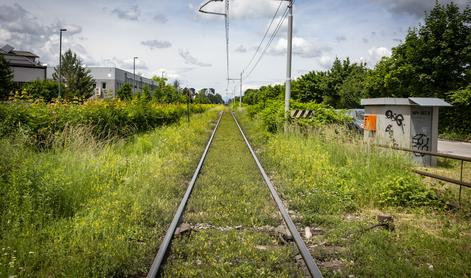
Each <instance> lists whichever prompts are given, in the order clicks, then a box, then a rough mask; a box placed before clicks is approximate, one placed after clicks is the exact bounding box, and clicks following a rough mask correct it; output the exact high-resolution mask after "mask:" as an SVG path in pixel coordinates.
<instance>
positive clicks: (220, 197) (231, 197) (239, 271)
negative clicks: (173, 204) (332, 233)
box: [164, 112, 300, 277]
mask: <svg viewBox="0 0 471 278" xmlns="http://www.w3.org/2000/svg"><path fill="white" fill-rule="evenodd" d="M184 222H187V223H191V224H193V225H195V224H197V223H199V224H201V223H204V224H211V225H214V226H217V227H220V228H223V229H218V228H214V227H212V228H210V229H207V230H196V231H192V232H191V233H190V234H189V235H183V236H181V237H178V238H176V239H175V240H174V241H173V244H172V249H171V252H170V256H169V258H168V260H167V261H168V263H167V265H166V266H165V270H164V271H165V272H164V273H165V275H167V276H169V277H173V276H177V277H228V276H230V277H290V276H291V277H292V276H299V275H300V272H299V269H298V267H297V265H296V260H295V258H294V257H295V252H296V249H295V248H294V246H293V245H284V244H283V243H281V242H279V240H278V239H277V237H276V236H275V235H270V234H269V233H266V232H260V231H256V230H255V229H256V228H257V227H258V228H260V227H263V226H267V225H268V226H278V225H280V224H281V223H282V220H281V217H280V216H279V215H278V213H277V209H276V206H275V204H274V202H273V201H272V199H271V196H270V193H269V191H268V189H267V187H266V185H265V184H264V183H263V180H262V177H261V175H260V173H259V172H258V169H257V166H256V164H255V162H254V160H253V158H252V157H251V155H250V152H249V150H248V148H247V147H246V145H245V143H244V141H243V139H242V136H241V135H240V133H239V130H238V129H237V126H236V124H235V122H234V120H233V119H232V116H231V115H230V113H227V112H226V113H225V114H224V116H223V118H222V120H221V123H220V126H219V129H218V131H217V133H216V135H215V138H214V141H213V144H212V147H211V149H210V151H209V153H208V156H207V158H206V161H205V164H204V166H203V169H202V172H201V174H200V176H199V178H198V181H197V183H196V185H195V189H194V192H193V193H192V196H191V198H190V201H189V204H188V206H187V211H186V213H185V215H184ZM227 227H229V228H233V229H229V230H224V228H227ZM257 246H264V247H262V248H260V247H259V248H257Z"/></svg>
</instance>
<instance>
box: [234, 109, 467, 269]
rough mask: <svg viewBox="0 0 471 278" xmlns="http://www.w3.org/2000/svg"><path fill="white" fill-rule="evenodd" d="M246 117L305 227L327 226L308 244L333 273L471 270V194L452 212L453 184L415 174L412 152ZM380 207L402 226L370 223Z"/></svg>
mask: <svg viewBox="0 0 471 278" xmlns="http://www.w3.org/2000/svg"><path fill="white" fill-rule="evenodd" d="M239 118H240V119H241V122H242V125H243V126H244V128H245V129H246V130H247V132H248V136H249V139H250V140H251V141H252V142H253V144H254V145H255V147H256V149H258V151H259V152H260V156H261V159H262V163H263V164H264V166H265V167H266V169H267V171H268V172H269V173H270V176H271V177H272V180H273V182H274V184H275V185H276V186H277V189H278V191H279V192H280V193H281V195H282V198H283V199H284V200H286V201H287V203H288V204H289V207H290V209H291V210H293V211H295V212H296V216H297V217H296V219H297V220H296V221H297V225H298V228H299V229H300V230H301V229H303V228H304V227H305V226H310V227H316V228H319V229H320V231H319V232H317V233H316V234H315V235H314V237H312V238H311V239H309V240H308V245H310V247H311V252H312V253H313V255H314V256H315V257H316V259H317V261H318V262H319V265H320V268H321V271H322V272H323V273H324V275H325V276H327V277H329V276H348V275H351V274H352V275H355V276H360V277H469V276H470V275H471V269H470V267H469V266H470V265H471V243H470V239H471V224H470V215H469V204H470V201H471V200H470V199H466V201H465V203H467V204H468V205H467V207H465V208H463V209H462V210H460V211H458V212H453V211H448V210H446V206H445V205H444V203H445V202H446V201H449V199H448V196H449V194H447V192H449V191H448V188H447V187H442V186H437V184H435V183H434V184H431V186H430V184H429V183H428V180H427V179H423V178H420V177H418V176H417V175H415V174H413V173H412V171H411V170H412V168H413V167H414V165H413V164H412V163H411V162H410V161H409V160H408V159H407V156H406V155H404V154H403V153H400V152H390V151H384V150H373V149H371V150H368V149H367V148H366V147H365V146H364V145H363V144H361V143H359V142H356V141H355V140H354V139H353V138H342V137H341V136H339V135H336V133H335V132H329V130H328V129H327V130H325V131H324V132H322V133H320V134H313V135H310V136H303V135H294V134H291V135H288V136H286V135H282V134H277V135H273V134H269V133H267V132H263V131H262V130H263V128H261V127H260V125H261V124H262V123H260V121H258V120H254V119H250V118H249V117H248V116H247V115H245V113H239ZM340 134H344V133H340ZM453 167H454V166H453ZM453 167H452V168H453ZM455 189H456V187H455ZM465 190H466V189H465ZM437 196H438V197H437ZM468 196H469V195H468ZM453 198H454V200H456V195H454V196H453ZM380 213H387V214H391V215H392V216H393V217H394V219H395V230H394V231H388V230H385V229H381V228H373V229H369V227H371V226H372V225H374V224H376V223H377V221H376V219H375V218H376V215H378V214H380Z"/></svg>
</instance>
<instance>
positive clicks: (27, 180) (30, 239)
mask: <svg viewBox="0 0 471 278" xmlns="http://www.w3.org/2000/svg"><path fill="white" fill-rule="evenodd" d="M216 116H217V111H216V110H214V109H213V110H211V111H209V112H206V113H204V114H199V115H194V116H192V120H191V123H190V125H188V124H187V123H186V121H183V120H182V122H181V123H180V124H175V125H172V126H168V127H162V128H160V129H156V130H154V131H151V132H149V133H146V134H140V135H135V136H134V137H132V138H129V139H128V140H126V141H124V140H121V141H119V142H117V143H114V144H108V143H106V142H103V141H96V140H94V139H92V138H93V136H91V135H92V134H93V132H92V131H90V130H89V129H86V128H76V129H71V130H65V131H64V132H63V133H61V134H59V135H56V136H58V137H59V138H57V141H59V142H60V143H59V144H57V146H54V147H53V148H51V149H50V150H48V151H44V152H37V151H36V150H35V149H34V148H32V147H31V146H30V144H28V140H29V138H28V137H27V136H23V135H22V134H16V135H15V136H11V137H10V138H4V139H1V141H0V153H1V154H2V155H1V156H0V249H1V255H0V277H9V276H18V277H51V276H66V277H108V276H114V277H116V276H135V275H139V274H142V273H146V272H147V270H148V267H149V266H150V263H151V261H152V259H153V256H154V255H155V252H156V250H157V247H158V245H159V241H160V238H161V237H163V235H164V233H165V230H166V228H167V226H168V223H169V222H170V221H171V219H172V216H173V213H174V210H175V208H176V206H177V205H178V203H179V200H180V198H181V196H182V195H183V193H184V191H185V189H186V184H187V182H188V180H189V178H190V177H191V174H192V169H193V168H194V165H196V163H197V161H198V159H199V156H200V155H201V152H202V150H203V148H204V145H205V143H206V141H207V138H208V135H209V132H210V129H211V128H212V126H211V125H210V122H213V121H214V120H215V119H216Z"/></svg>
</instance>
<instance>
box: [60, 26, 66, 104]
mask: <svg viewBox="0 0 471 278" xmlns="http://www.w3.org/2000/svg"><path fill="white" fill-rule="evenodd" d="M62 32H67V29H64V28H62V29H60V31H59V34H60V35H59V37H60V38H59V98H60V97H61V83H62V69H61V68H62Z"/></svg>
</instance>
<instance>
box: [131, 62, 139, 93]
mask: <svg viewBox="0 0 471 278" xmlns="http://www.w3.org/2000/svg"><path fill="white" fill-rule="evenodd" d="M137 58H138V57H134V62H133V71H132V76H133V80H132V94H133V96H134V95H136V59H137Z"/></svg>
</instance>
